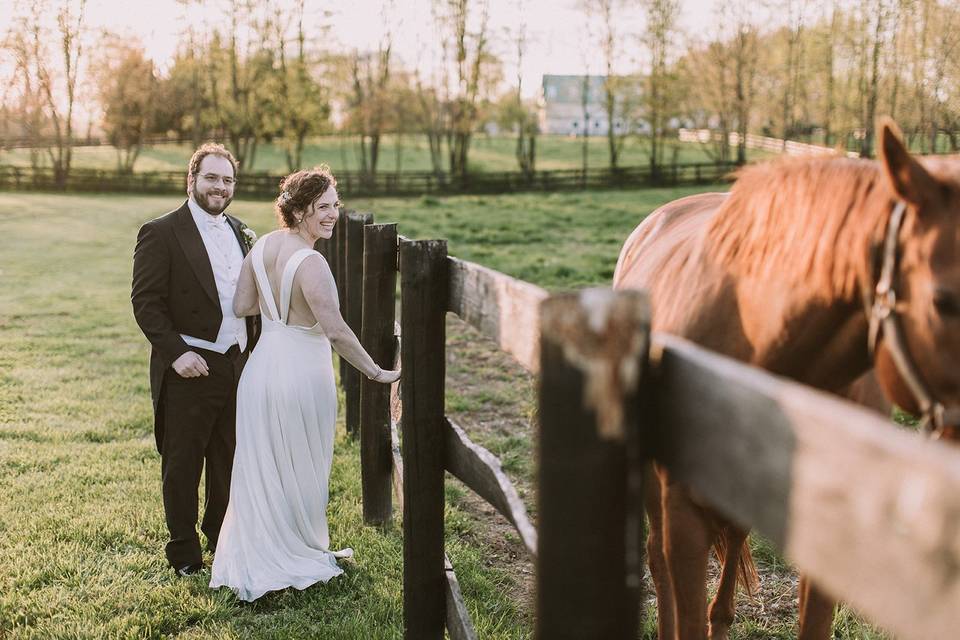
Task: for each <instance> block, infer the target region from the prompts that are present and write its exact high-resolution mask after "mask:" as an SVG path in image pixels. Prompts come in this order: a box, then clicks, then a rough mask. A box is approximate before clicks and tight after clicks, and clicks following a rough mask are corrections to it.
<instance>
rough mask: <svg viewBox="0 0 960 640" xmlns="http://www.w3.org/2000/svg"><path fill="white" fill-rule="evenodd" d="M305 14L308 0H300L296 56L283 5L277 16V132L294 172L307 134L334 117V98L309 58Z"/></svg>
mask: <svg viewBox="0 0 960 640" xmlns="http://www.w3.org/2000/svg"><path fill="white" fill-rule="evenodd" d="M327 15H329V14H327ZM304 17H305V15H304V0H296V8H295V11H294V13H293V18H294V19H295V20H296V55H295V56H294V57H293V58H290V57H289V56H288V55H287V47H286V33H287V30H288V27H289V25H288V23H287V21H286V20H285V19H284V18H283V14H282V11H281V9H280V8H279V7H278V8H277V9H276V12H275V14H274V18H273V25H274V29H275V37H276V49H277V55H278V58H279V64H280V68H279V70H278V72H277V78H276V79H277V82H278V84H279V90H278V92H277V95H276V98H275V100H274V101H273V102H274V103H275V105H276V109H277V117H278V120H279V125H278V127H276V133H277V135H278V136H279V138H280V144H281V146H282V147H283V150H284V155H285V156H286V160H287V169H289V170H290V171H296V170H297V169H299V168H301V167H302V160H303V148H304V145H305V143H306V139H307V136H309V135H311V134H313V133H316V132H318V131H320V130H321V129H322V128H323V126H324V124H325V123H326V122H327V121H328V120H329V118H330V101H329V99H328V96H327V91H325V90H324V88H323V87H322V86H321V85H320V84H319V83H318V82H317V81H316V80H315V79H314V77H313V75H312V74H311V70H310V67H311V65H310V61H309V60H308V57H307V48H306V33H305V30H304ZM320 30H321V32H322V33H325V32H327V31H328V30H329V29H328V27H327V25H326V24H324V25H323V27H322V28H321V29H320Z"/></svg>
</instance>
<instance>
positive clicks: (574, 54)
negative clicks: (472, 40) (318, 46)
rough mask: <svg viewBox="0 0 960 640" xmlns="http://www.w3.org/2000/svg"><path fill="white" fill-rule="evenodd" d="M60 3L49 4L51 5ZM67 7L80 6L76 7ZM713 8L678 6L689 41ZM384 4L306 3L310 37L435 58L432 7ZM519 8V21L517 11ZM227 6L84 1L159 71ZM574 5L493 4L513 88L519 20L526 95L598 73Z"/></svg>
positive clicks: (691, 3)
mask: <svg viewBox="0 0 960 640" xmlns="http://www.w3.org/2000/svg"><path fill="white" fill-rule="evenodd" d="M23 1H24V0H0V33H4V32H6V30H7V28H8V27H9V24H10V19H11V17H10V16H11V14H12V13H13V12H12V9H14V8H15V6H16V5H17V4H18V3H22V2H23ZM62 1H63V0H50V2H51V3H52V4H54V5H55V4H57V3H58V2H62ZM67 1H71V2H74V4H77V0H67ZM715 1H716V0H681V2H682V10H681V15H680V26H681V27H682V28H683V29H684V31H685V32H686V33H687V34H693V35H697V34H701V35H703V36H706V35H709V32H711V31H712V30H714V27H713V25H712V19H713V6H714V3H715ZM281 2H289V0H281ZM387 2H388V5H387V6H390V3H392V10H391V11H388V14H389V15H388V16H384V15H383V14H384V12H383V10H382V9H383V7H384V4H385V0H349V1H347V2H342V1H341V2H327V1H322V0H306V7H307V14H308V15H311V16H314V17H315V18H314V20H313V23H314V25H316V24H317V23H319V19H317V18H316V16H318V15H319V14H320V13H321V12H322V11H325V10H326V11H330V12H331V15H330V17H329V18H328V21H329V23H330V25H331V26H332V29H331V30H330V31H328V32H327V33H326V34H325V35H324V34H322V33H321V32H320V31H319V30H316V34H315V35H316V37H320V38H324V39H326V40H328V43H329V44H331V45H334V46H338V47H344V48H346V49H348V50H352V49H353V48H359V49H361V50H363V49H368V50H369V49H374V48H376V45H377V42H378V41H379V40H380V38H381V36H382V34H383V32H384V30H385V23H388V24H389V25H390V27H391V28H392V30H393V32H394V51H395V52H396V53H397V56H398V58H399V59H400V60H401V61H402V62H403V63H404V64H405V65H406V66H408V67H409V66H413V65H420V66H421V68H424V67H428V66H429V65H430V63H431V62H430V58H431V57H433V56H431V55H430V54H429V53H425V52H428V51H429V50H430V46H432V44H433V43H434V42H435V41H436V36H435V34H434V31H435V28H434V25H433V21H432V18H431V13H430V5H431V3H430V0H387ZM634 4H638V3H634ZM521 5H522V6H523V13H522V16H523V19H522V20H521V11H520V9H519V8H518V7H519V6H521ZM224 6H225V4H224V3H223V2H218V1H216V0H209V1H206V2H204V1H197V0H193V2H192V4H190V5H189V6H187V7H185V6H184V5H183V3H182V2H177V0H149V1H144V2H141V1H139V0H119V1H118V0H87V8H86V23H87V25H88V27H90V28H92V29H93V30H94V31H100V30H102V29H104V28H107V29H109V30H111V31H113V32H116V33H120V34H123V35H126V36H128V37H132V38H136V39H137V40H139V41H140V42H141V43H142V44H143V46H144V48H145V50H146V52H147V55H148V56H149V57H151V58H152V59H153V60H154V61H155V62H157V63H158V64H159V65H160V67H161V69H162V68H163V67H164V66H165V65H166V64H167V63H169V61H170V60H171V58H172V56H173V54H174V52H175V50H176V47H177V42H178V38H179V34H180V33H182V31H183V29H184V28H185V26H186V24H187V20H189V21H190V22H192V23H193V24H195V25H197V26H199V27H203V28H212V27H219V26H222V27H228V26H229V14H227V13H226V12H225V11H224ZM577 6H578V4H577V0H490V28H491V32H492V33H493V34H494V35H495V36H498V38H497V39H498V40H499V41H500V42H499V43H498V44H497V45H496V47H495V51H496V53H498V54H499V55H500V57H501V59H503V60H504V62H505V75H506V77H507V79H508V80H509V81H511V82H513V81H514V79H515V78H516V71H515V69H516V65H515V60H516V54H515V53H514V49H513V48H511V47H510V46H509V45H508V44H507V42H508V38H507V35H506V34H507V33H508V30H509V29H516V27H517V25H518V24H520V23H521V21H523V22H525V23H526V24H527V25H528V30H529V40H530V42H529V45H528V48H527V52H526V55H525V63H524V65H523V75H524V88H525V91H524V93H527V94H528V95H532V94H533V93H534V92H535V90H536V88H537V87H539V86H540V82H541V76H542V74H550V73H555V74H580V73H584V72H589V73H602V72H603V69H602V67H601V65H602V56H601V55H600V54H599V52H597V51H596V50H595V48H593V47H591V46H590V45H589V37H588V36H587V32H588V31H589V25H588V24H587V23H586V20H585V19H584V14H583V12H582V11H581V10H580V9H578V8H577ZM134 7H136V8H135V9H133V8H134ZM49 13H51V14H53V13H55V12H53V11H51V12H49ZM621 27H622V28H623V29H624V30H625V31H628V30H632V31H634V32H636V31H639V29H640V28H641V27H642V20H641V19H640V18H639V16H635V17H633V18H630V19H627V18H626V17H625V19H624V22H623V24H622V25H621ZM623 42H624V43H625V44H626V45H630V44H632V43H631V41H630V39H629V38H623ZM325 44H326V43H325ZM630 48H631V47H629V46H627V47H624V54H623V55H622V57H621V59H620V65H619V67H620V68H619V69H618V71H633V70H636V69H637V66H638V65H639V64H640V63H639V60H638V59H637V55H638V54H637V53H632V54H631V53H629V50H630ZM634 51H636V50H635V49H634ZM2 64H3V63H2V61H0V65H2Z"/></svg>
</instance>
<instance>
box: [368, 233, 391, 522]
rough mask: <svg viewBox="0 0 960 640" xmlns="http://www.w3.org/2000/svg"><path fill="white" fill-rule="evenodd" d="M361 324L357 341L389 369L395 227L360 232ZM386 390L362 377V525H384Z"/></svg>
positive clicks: (387, 504)
mask: <svg viewBox="0 0 960 640" xmlns="http://www.w3.org/2000/svg"><path fill="white" fill-rule="evenodd" d="M363 246H364V254H363V322H362V329H361V333H362V335H361V336H360V341H361V343H362V344H363V348H364V349H366V350H367V353H369V354H370V355H371V357H373V359H374V361H376V363H377V364H379V365H380V366H381V367H383V368H384V369H390V368H391V367H392V366H393V361H394V356H395V354H394V350H395V348H396V341H395V339H394V335H393V325H394V317H395V313H396V299H395V296H396V289H397V225H395V224H371V225H367V226H366V227H365V228H364V230H363ZM392 459H393V456H392V451H391V441H390V387H389V386H388V385H385V384H380V383H379V382H373V381H372V380H367V378H366V377H361V381H360V476H361V481H362V486H363V521H364V522H366V523H367V524H378V525H380V524H386V523H387V522H390V517H391V516H392V514H393V501H392V498H391V495H392V494H391V483H392V479H391V467H392Z"/></svg>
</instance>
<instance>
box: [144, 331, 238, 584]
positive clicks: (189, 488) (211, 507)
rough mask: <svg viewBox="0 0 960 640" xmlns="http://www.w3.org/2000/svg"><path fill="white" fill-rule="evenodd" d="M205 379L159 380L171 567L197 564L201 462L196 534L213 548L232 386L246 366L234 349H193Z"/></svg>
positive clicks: (226, 472) (226, 477) (230, 447)
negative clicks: (201, 503)
mask: <svg viewBox="0 0 960 640" xmlns="http://www.w3.org/2000/svg"><path fill="white" fill-rule="evenodd" d="M193 351H195V352H196V353H198V354H199V355H200V356H201V357H202V358H203V359H204V360H206V362H207V367H208V368H209V370H210V373H209V375H207V376H199V377H196V378H181V377H180V376H179V375H177V373H176V372H174V371H172V370H171V371H169V372H167V375H166V376H164V391H163V398H162V399H161V402H163V403H164V410H163V412H164V430H163V442H162V444H161V452H160V460H161V462H160V469H161V474H162V476H163V510H164V512H165V513H166V516H167V529H168V530H169V531H170V542H168V543H167V560H168V561H169V562H170V565H171V566H173V567H174V568H179V567H184V566H186V565H191V564H198V563H199V562H201V555H202V554H201V550H200V538H199V536H198V535H197V502H198V500H197V489H198V488H199V487H200V474H201V471H202V470H203V465H204V461H206V465H207V468H206V491H205V494H206V499H205V502H204V508H203V522H202V523H201V524H200V530H201V531H203V534H204V535H205V536H206V537H207V547H208V548H209V549H211V550H212V549H215V548H216V546H217V538H218V537H219V536H220V525H221V524H222V523H223V516H224V514H225V513H226V511H227V502H228V500H229V498H230V470H231V469H232V468H233V452H234V448H235V447H236V414H237V383H238V382H239V380H240V371H241V370H242V369H243V363H244V362H245V361H246V355H244V354H241V353H240V351H239V349H238V348H237V346H236V345H234V346H233V347H231V348H230V350H229V351H227V353H225V354H220V353H217V352H215V351H208V350H206V349H196V348H194V349H193Z"/></svg>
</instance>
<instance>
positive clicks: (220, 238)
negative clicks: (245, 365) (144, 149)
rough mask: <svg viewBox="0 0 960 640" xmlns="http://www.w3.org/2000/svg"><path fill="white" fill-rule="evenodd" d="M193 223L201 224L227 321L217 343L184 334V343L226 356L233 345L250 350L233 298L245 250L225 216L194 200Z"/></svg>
mask: <svg viewBox="0 0 960 640" xmlns="http://www.w3.org/2000/svg"><path fill="white" fill-rule="evenodd" d="M187 206H189V207H190V213H191V215H192V216H193V222H194V224H196V225H197V230H198V231H199V232H200V237H201V238H202V239H203V246H204V247H205V248H206V250H207V256H208V257H209V258H210V266H211V267H212V268H213V279H214V281H215V282H216V284H217V296H218V297H219V298H220V311H221V312H222V313H223V321H222V322H221V323H220V330H219V331H218V332H217V339H216V341H214V342H210V341H209V340H201V339H200V338H194V337H193V336H187V335H183V334H180V337H181V338H183V341H184V342H186V343H187V344H188V345H189V346H191V347H197V348H200V349H208V350H210V351H216V352H217V353H226V352H227V349H229V348H230V347H232V346H233V345H239V347H240V350H241V351H243V350H244V349H246V348H247V323H246V321H245V320H244V319H243V318H238V317H237V316H235V315H233V295H234V293H235V292H236V290H237V279H238V278H239V277H240V266H241V265H242V264H243V251H241V250H240V243H239V242H238V241H237V236H236V235H234V233H233V229H232V228H230V223H229V222H227V218H226V216H224V215H223V214H222V213H221V214H219V215H216V216H212V215H210V214H209V213H207V212H206V211H204V210H203V209H201V208H200V205H198V204H197V203H196V202H194V200H193V198H192V197H191V198H190V199H189V200H188V201H187Z"/></svg>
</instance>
